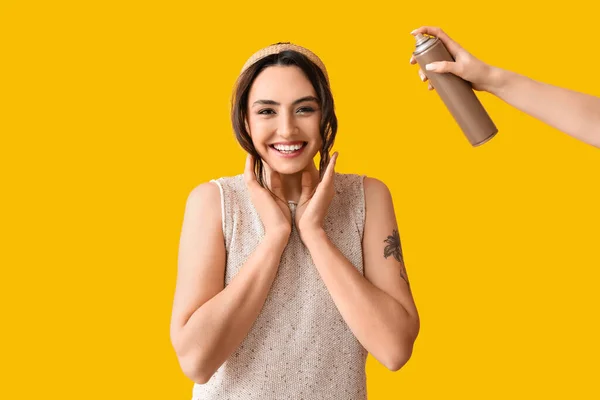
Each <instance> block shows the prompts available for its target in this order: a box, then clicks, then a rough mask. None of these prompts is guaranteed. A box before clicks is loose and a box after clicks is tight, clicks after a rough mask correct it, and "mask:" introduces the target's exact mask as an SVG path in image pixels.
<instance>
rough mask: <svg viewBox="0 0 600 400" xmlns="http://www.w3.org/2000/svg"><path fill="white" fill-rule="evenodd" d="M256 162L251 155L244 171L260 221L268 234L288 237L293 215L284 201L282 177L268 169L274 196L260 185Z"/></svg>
mask: <svg viewBox="0 0 600 400" xmlns="http://www.w3.org/2000/svg"><path fill="white" fill-rule="evenodd" d="M253 165H254V160H253V157H252V156H251V155H248V156H247V157H246V167H245V169H244V180H245V181H246V186H247V187H248V192H249V193H250V199H251V200H252V204H254V207H255V208H256V211H257V212H258V215H259V216H260V220H261V221H262V223H263V226H264V228H265V232H266V233H267V234H270V233H275V234H282V235H287V236H286V237H289V234H290V233H291V230H292V215H291V212H290V209H289V207H288V205H287V203H286V202H285V200H284V195H283V188H282V186H281V176H280V175H279V173H278V172H276V171H273V170H272V169H271V168H266V169H265V170H266V171H267V174H268V177H267V181H268V183H269V186H270V188H271V191H272V192H273V194H274V195H273V194H271V193H269V191H268V190H267V189H265V188H263V187H262V186H260V185H259V184H258V181H257V180H256V174H255V173H254V169H253V168H252V166H253Z"/></svg>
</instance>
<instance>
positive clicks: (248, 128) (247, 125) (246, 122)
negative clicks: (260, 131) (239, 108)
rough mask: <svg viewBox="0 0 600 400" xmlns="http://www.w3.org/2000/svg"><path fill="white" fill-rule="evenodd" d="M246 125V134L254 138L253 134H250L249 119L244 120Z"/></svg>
mask: <svg viewBox="0 0 600 400" xmlns="http://www.w3.org/2000/svg"><path fill="white" fill-rule="evenodd" d="M244 125H245V126H246V132H248V135H249V136H250V137H252V133H250V124H248V117H246V118H244Z"/></svg>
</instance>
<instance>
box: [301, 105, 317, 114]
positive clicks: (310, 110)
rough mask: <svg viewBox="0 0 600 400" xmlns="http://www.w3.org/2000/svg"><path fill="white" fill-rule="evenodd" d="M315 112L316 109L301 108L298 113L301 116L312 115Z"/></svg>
mask: <svg viewBox="0 0 600 400" xmlns="http://www.w3.org/2000/svg"><path fill="white" fill-rule="evenodd" d="M313 111H315V109H314V108H312V107H300V108H299V109H298V111H297V112H298V113H299V114H307V113H311V112H313Z"/></svg>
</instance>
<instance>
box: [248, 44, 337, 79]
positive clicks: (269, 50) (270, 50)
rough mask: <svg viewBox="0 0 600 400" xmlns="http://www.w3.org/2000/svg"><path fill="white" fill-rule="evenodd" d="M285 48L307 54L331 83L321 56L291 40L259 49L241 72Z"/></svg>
mask: <svg viewBox="0 0 600 400" xmlns="http://www.w3.org/2000/svg"><path fill="white" fill-rule="evenodd" d="M285 50H293V51H296V52H298V53H300V54H302V55H304V56H306V57H307V58H308V59H309V60H310V61H312V62H313V63H314V64H316V65H317V67H319V68H320V69H321V71H323V75H325V79H327V82H328V83H329V76H328V75H327V70H326V69H325V64H323V62H322V61H321V59H319V57H317V55H316V54H315V53H313V52H312V51H310V50H308V49H306V48H304V47H302V46H298V45H296V44H292V43H290V42H279V43H276V44H272V45H270V46H267V47H265V48H264V49H260V50H258V51H257V52H256V53H254V54H253V55H252V56H251V57H250V58H249V59H248V61H246V63H245V64H244V66H243V67H242V70H241V71H240V74H242V73H244V71H246V70H247V69H248V67H250V66H251V65H252V64H254V63H255V62H257V61H258V60H260V59H262V58H265V57H267V56H270V55H271V54H279V53H281V52H282V51H285Z"/></svg>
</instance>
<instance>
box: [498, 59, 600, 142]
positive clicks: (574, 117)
mask: <svg viewBox="0 0 600 400" xmlns="http://www.w3.org/2000/svg"><path fill="white" fill-rule="evenodd" d="M486 80H487V82H486V83H487V91H488V92H490V93H492V94H493V95H495V96H498V97H499V98H500V99H502V100H504V101H505V102H507V103H508V104H510V105H511V106H513V107H515V108H517V109H519V110H521V111H523V112H525V113H527V114H529V115H531V116H532V117H534V118H537V119H539V120H540V121H542V122H544V123H546V124H548V125H550V126H552V127H553V128H556V129H558V130H560V131H562V132H564V133H566V134H568V135H570V136H572V137H574V138H576V139H579V140H581V141H583V142H585V143H588V144H591V145H592V146H595V147H598V148H600V98H598V97H594V96H591V95H589V94H585V93H579V92H575V91H573V90H570V89H565V88H561V87H557V86H553V85H550V84H547V83H543V82H538V81H535V80H533V79H531V78H528V77H526V76H523V75H519V74H517V73H514V72H511V71H507V70H503V69H500V68H492V71H491V72H490V75H489V76H488V77H487V79H486Z"/></svg>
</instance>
